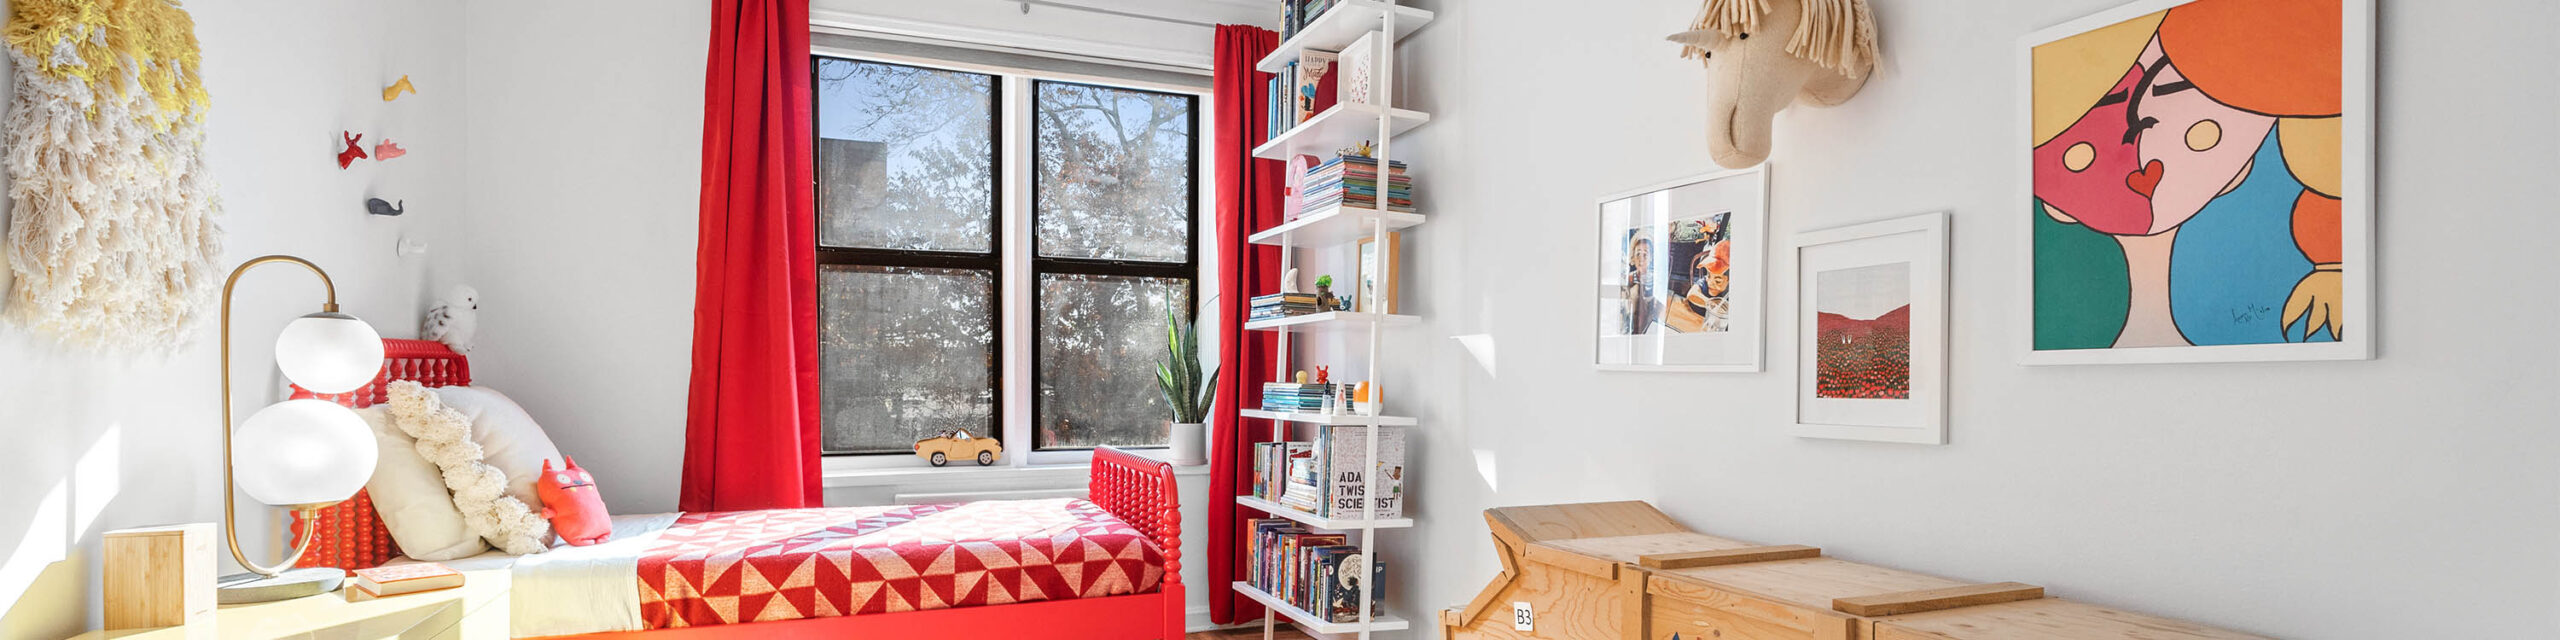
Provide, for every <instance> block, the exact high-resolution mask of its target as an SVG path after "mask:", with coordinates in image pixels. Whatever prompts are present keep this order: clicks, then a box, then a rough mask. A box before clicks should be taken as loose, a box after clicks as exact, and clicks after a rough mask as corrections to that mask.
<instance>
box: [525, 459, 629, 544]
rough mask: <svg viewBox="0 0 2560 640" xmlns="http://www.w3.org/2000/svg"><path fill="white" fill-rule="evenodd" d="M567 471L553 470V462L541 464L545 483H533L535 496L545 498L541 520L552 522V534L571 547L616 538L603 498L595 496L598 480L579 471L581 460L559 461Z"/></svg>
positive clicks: (610, 516)
mask: <svg viewBox="0 0 2560 640" xmlns="http://www.w3.org/2000/svg"><path fill="white" fill-rule="evenodd" d="M560 459H561V460H563V461H564V462H565V463H566V464H567V465H568V468H565V469H552V468H551V461H549V460H544V461H542V481H541V482H537V483H534V489H533V491H534V493H535V494H536V495H539V496H541V497H542V518H543V519H545V520H550V521H551V531H552V532H553V533H558V534H560V539H561V540H565V541H568V543H569V544H570V546H578V547H583V546H587V545H591V544H595V543H598V542H603V541H605V539H606V538H611V537H613V517H612V514H608V513H605V510H604V495H603V494H599V493H596V478H595V476H591V475H587V470H585V469H580V468H578V459H577V458H571V457H568V456H561V458H560Z"/></svg>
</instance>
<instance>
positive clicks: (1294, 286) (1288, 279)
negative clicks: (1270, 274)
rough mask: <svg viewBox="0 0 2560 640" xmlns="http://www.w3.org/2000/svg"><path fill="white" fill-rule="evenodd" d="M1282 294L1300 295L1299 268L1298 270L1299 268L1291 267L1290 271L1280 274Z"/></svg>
mask: <svg viewBox="0 0 2560 640" xmlns="http://www.w3.org/2000/svg"><path fill="white" fill-rule="evenodd" d="M1280 292H1281V293H1298V268H1297V267H1290V268H1289V270H1288V271H1282V272H1280Z"/></svg>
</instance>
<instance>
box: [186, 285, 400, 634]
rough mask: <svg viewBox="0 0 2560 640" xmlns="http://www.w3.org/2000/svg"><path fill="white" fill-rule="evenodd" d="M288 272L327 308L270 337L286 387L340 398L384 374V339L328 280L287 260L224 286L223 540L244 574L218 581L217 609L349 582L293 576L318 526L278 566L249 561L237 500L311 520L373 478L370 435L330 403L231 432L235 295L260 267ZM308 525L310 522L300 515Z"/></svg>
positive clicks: (279, 413) (290, 408)
mask: <svg viewBox="0 0 2560 640" xmlns="http://www.w3.org/2000/svg"><path fill="white" fill-rule="evenodd" d="M277 263H290V264H298V265H302V267H303V268H305V269H310V270H311V273H312V274H313V275H317V276H320V286H321V287H322V288H323V289H325V290H326V291H327V292H328V301H327V302H324V303H322V304H321V305H320V311H319V312H318V313H313V314H310V315H306V316H302V317H300V318H296V319H294V321H293V322H292V323H291V324H287V325H285V327H284V332H283V333H282V334H279V335H277V336H276V368H277V369H279V370H282V371H283V372H284V376H285V378H286V379H288V380H291V381H293V383H294V384H295V385H297V386H300V387H302V388H303V389H305V390H308V391H311V392H313V393H346V392H349V391H354V390H357V389H361V388H364V386H365V385H366V384H368V383H371V382H373V380H374V379H375V378H376V377H377V376H378V375H379V374H380V373H381V372H382V336H381V335H380V334H377V333H374V331H373V327H372V326H371V325H367V324H365V323H364V321H363V320H357V319H356V317H355V316H350V315H347V314H343V313H339V312H338V288H337V285H336V284H334V283H331V282H330V281H329V274H328V272H325V271H321V270H320V267H319V266H317V265H313V264H311V261H308V260H304V259H301V258H296V257H293V256H280V255H279V256H262V257H259V258H258V259H255V260H250V261H248V262H246V263H243V264H241V265H240V268H238V269H234V270H232V272H231V278H230V279H229V280H226V281H224V282H223V283H222V454H223V457H224V458H225V460H226V461H227V464H225V465H224V466H223V469H222V483H223V492H222V533H223V535H224V537H225V539H226V540H227V541H228V542H229V543H230V545H231V558H232V559H233V560H238V561H239V562H240V566H241V567H243V568H247V569H248V570H249V573H243V574H234V575H229V576H223V577H222V579H221V580H220V581H218V588H217V591H218V595H217V597H216V600H218V601H219V602H221V603H223V604H235V603H243V602H266V601H270V600H283V599H287V598H299V597H304V596H311V595H318V594H323V593H328V592H330V591H335V590H337V588H338V584H339V582H340V581H341V580H342V579H343V578H344V577H345V575H346V572H345V571H344V570H341V569H335V568H326V567H314V568H308V569H294V568H293V564H294V562H295V561H296V560H300V559H301V558H302V552H303V550H305V549H308V548H310V546H311V538H312V528H313V526H314V523H316V522H317V521H318V520H319V518H316V517H305V518H302V521H303V523H304V524H303V527H302V531H301V532H299V534H298V535H295V536H294V543H293V552H292V553H291V554H290V555H286V556H285V557H284V560H283V561H282V562H278V563H276V564H275V565H274V566H267V565H260V564H258V563H255V562H250V561H249V556H248V554H246V553H242V552H241V551H240V533H239V529H238V528H237V527H236V526H234V525H235V523H236V520H235V519H234V514H235V513H236V511H237V509H236V508H235V507H234V506H233V505H232V499H233V496H234V494H236V493H247V494H249V497H250V498H254V499H256V500H257V501H259V502H263V503H266V504H268V505H272V506H277V507H283V508H286V509H291V510H295V511H303V512H311V511H318V510H320V509H325V508H328V507H329V506H330V505H334V504H337V503H339V502H340V501H343V500H346V499H347V498H350V497H354V496H355V494H356V491H358V490H361V489H363V488H364V483H365V481H366V480H370V479H372V478H373V464H374V457H375V450H374V442H373V428H372V427H369V426H366V425H365V422H364V419H363V418H361V417H357V416H356V414H355V412H354V411H351V410H349V409H347V408H346V407H344V406H340V405H338V404H336V403H332V402H329V401H326V400H311V399H304V400H286V401H284V402H278V403H275V404H273V405H268V406H267V407H266V408H264V409H259V410H258V412H257V413H254V414H250V415H249V419H248V420H247V421H245V422H242V423H240V425H239V428H238V429H233V428H232V424H231V291H232V287H233V286H234V285H237V284H239V283H240V276H241V274H244V273H248V271H249V269H251V268H254V267H257V266H259V265H266V264H277ZM304 515H305V516H311V515H314V514H310V513H305V514H304Z"/></svg>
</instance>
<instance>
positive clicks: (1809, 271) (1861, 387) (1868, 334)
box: [1788, 213, 1947, 444]
mask: <svg viewBox="0 0 2560 640" xmlns="http://www.w3.org/2000/svg"><path fill="white" fill-rule="evenodd" d="M1795 251H1796V278H1797V281H1796V377H1797V382H1796V422H1795V426H1794V427H1792V428H1790V429H1789V430H1788V431H1789V433H1793V434H1795V435H1799V436H1805V437H1813V438H1838V439H1846V440H1874V441H1879V442H1909V443H1920V444H1945V443H1946V441H1947V215H1946V214H1944V213H1931V214H1924V215H1918V216H1911V217H1905V218H1896V219H1892V220H1885V221H1882V222H1871V223H1867V224H1861V225H1854V226H1848V227H1841V228H1837V229H1827V230H1823V231H1813V232H1808V233H1803V234H1798V235H1797V236H1796V240H1795Z"/></svg>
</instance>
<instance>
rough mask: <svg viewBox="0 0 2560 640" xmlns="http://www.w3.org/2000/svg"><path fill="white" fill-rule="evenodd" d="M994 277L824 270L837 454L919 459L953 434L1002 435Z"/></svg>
mask: <svg viewBox="0 0 2560 640" xmlns="http://www.w3.org/2000/svg"><path fill="white" fill-rule="evenodd" d="M995 288H996V281H995V276H994V274H991V273H988V272H985V271H977V270H971V269H925V268H911V267H875V266H863V265H827V266H825V267H821V268H819V269H818V291H819V294H818V295H819V303H818V308H819V309H820V312H819V314H820V316H821V317H820V318H819V321H818V327H819V330H818V335H819V338H818V361H819V365H818V378H819V380H820V384H819V386H820V389H819V391H818V397H819V407H820V409H819V410H820V411H821V412H822V418H823V420H821V422H823V423H824V424H825V425H826V428H825V429H822V430H821V431H822V437H821V438H820V439H821V440H823V441H824V442H823V444H824V446H825V451H826V452H828V453H910V452H912V451H913V450H914V447H915V442H916V441H917V440H921V439H924V438H927V437H931V436H933V435H934V434H935V433H937V432H940V431H942V430H945V429H954V428H965V429H968V430H969V431H970V432H972V433H975V434H979V435H986V436H994V435H996V434H991V433H988V432H987V429H986V427H987V425H989V424H992V423H993V421H994V419H995V373H994V370H993V366H992V365H993V359H994V358H995V348H996V347H995V326H994V324H993V323H992V322H990V321H989V320H988V315H987V311H986V304H987V303H988V301H990V300H994V299H995Z"/></svg>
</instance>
